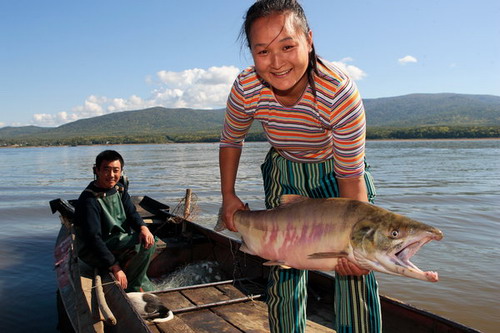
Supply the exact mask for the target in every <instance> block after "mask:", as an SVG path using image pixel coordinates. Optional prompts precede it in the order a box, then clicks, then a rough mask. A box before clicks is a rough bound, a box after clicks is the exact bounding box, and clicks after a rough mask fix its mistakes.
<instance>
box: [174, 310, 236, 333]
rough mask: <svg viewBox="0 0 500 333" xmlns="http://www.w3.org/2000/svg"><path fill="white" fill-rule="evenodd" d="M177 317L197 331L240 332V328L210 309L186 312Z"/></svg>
mask: <svg viewBox="0 0 500 333" xmlns="http://www.w3.org/2000/svg"><path fill="white" fill-rule="evenodd" d="M179 317H180V318H181V319H182V320H183V321H184V322H185V323H186V324H188V325H189V327H191V328H192V329H193V330H194V331H195V332H197V333H213V332H225V333H241V331H240V330H238V329H237V328H235V327H234V326H232V325H231V324H230V323H228V322H227V321H225V320H224V319H223V318H221V317H219V316H217V315H216V314H215V313H214V312H212V311H210V310H201V311H195V312H186V313H183V314H180V315H179Z"/></svg>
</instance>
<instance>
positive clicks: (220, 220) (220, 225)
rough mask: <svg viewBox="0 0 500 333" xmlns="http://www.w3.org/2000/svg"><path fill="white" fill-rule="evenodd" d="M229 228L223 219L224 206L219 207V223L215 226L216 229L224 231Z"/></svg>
mask: <svg viewBox="0 0 500 333" xmlns="http://www.w3.org/2000/svg"><path fill="white" fill-rule="evenodd" d="M225 229H227V228H226V224H225V223H224V222H223V221H222V207H221V208H219V214H217V224H216V225H215V227H214V230H215V231H223V230H225Z"/></svg>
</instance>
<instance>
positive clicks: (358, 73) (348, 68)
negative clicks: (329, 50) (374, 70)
mask: <svg viewBox="0 0 500 333" xmlns="http://www.w3.org/2000/svg"><path fill="white" fill-rule="evenodd" d="M351 61H353V59H352V58H349V57H347V58H343V59H340V61H333V63H334V64H335V65H336V66H338V67H339V68H340V69H342V70H343V71H345V72H346V73H347V74H349V76H350V77H351V78H352V79H353V80H354V81H358V80H362V79H363V78H364V77H365V76H366V73H365V72H364V71H363V70H362V69H361V68H359V67H356V66H353V65H349V64H347V62H351Z"/></svg>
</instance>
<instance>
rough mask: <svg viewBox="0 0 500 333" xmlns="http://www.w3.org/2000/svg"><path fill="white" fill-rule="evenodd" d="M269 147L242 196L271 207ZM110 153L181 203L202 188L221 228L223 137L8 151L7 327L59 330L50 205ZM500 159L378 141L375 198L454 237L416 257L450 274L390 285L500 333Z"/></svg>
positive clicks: (477, 151) (136, 186) (256, 149)
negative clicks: (266, 181)
mask: <svg viewBox="0 0 500 333" xmlns="http://www.w3.org/2000/svg"><path fill="white" fill-rule="evenodd" d="M268 147H269V146H268V145H267V144H266V143H248V144H247V145H246V146H245V148H244V153H243V155H242V159H241V166H240V170H239V172H238V183H237V192H238V193H239V195H240V197H241V199H242V200H243V201H244V202H248V203H249V205H250V207H251V208H252V209H262V208H264V204H263V191H262V181H261V177H260V168H259V166H260V163H261V162H262V161H263V159H264V156H265V154H266V153H267V150H268ZM104 149H116V150H118V151H120V152H121V153H122V154H123V155H124V158H125V162H126V165H125V172H126V173H127V175H128V176H129V178H130V181H131V184H130V191H131V193H132V194H147V195H149V196H151V197H153V198H155V199H158V200H161V201H164V202H166V203H168V204H169V205H170V206H175V204H176V203H177V202H179V200H180V199H181V198H182V197H183V196H184V193H185V190H186V188H191V189H192V190H193V192H195V193H196V195H197V196H198V206H199V207H198V208H199V213H198V217H197V222H199V223H203V224H205V225H209V226H212V225H215V222H216V216H217V212H218V209H219V206H220V200H221V197H220V192H219V170H218V155H217V154H218V145H217V144H215V143H213V144H211V143H209V144H172V145H130V146H110V147H102V146H90V147H59V148H23V149H0V156H1V159H0V177H3V179H1V181H0V223H1V224H2V225H1V230H2V232H1V233H0V241H1V242H2V250H0V258H1V259H0V291H1V294H0V295H1V296H0V297H1V299H0V306H1V309H2V311H0V331H2V332H9V331H12V330H13V329H14V328H16V329H17V330H19V327H22V328H23V330H24V331H48V332H52V331H54V330H55V325H56V316H55V307H53V306H52V305H53V304H54V300H55V288H56V287H55V273H54V272H53V270H52V266H53V263H52V261H53V259H52V249H53V245H54V241H55V237H56V235H57V231H58V228H59V225H58V220H57V217H56V216H53V215H51V213H50V209H49V207H48V202H49V200H52V199H55V198H58V197H62V198H64V199H73V198H76V197H77V196H78V195H79V194H80V192H81V191H82V190H83V188H84V187H85V186H86V185H87V184H88V182H89V181H91V180H92V172H91V167H92V164H93V163H94V158H95V156H96V155H97V154H98V153H99V152H100V151H102V150H104ZM499 156H500V148H499V141H495V140H480V141H475V140H474V141H445V140H443V141H375V142H368V144H367V158H368V162H369V163H370V164H371V168H372V169H371V170H372V173H373V175H374V177H375V181H376V185H377V190H378V196H377V198H376V204H377V205H380V206H382V207H385V208H387V209H390V210H393V211H395V212H397V213H401V214H405V215H408V216H410V217H412V218H415V219H417V220H421V221H422V222H425V223H428V224H431V225H434V226H436V227H438V228H440V229H441V230H443V232H444V235H445V238H444V239H443V240H442V241H441V242H432V243H430V244H428V245H426V246H425V247H424V248H423V249H422V250H421V251H420V252H419V253H418V254H417V255H416V256H415V257H414V258H413V261H414V262H415V264H416V265H417V266H419V267H421V268H422V269H425V270H436V271H438V272H439V276H440V282H438V283H428V282H423V281H418V280H413V279H406V278H401V277H394V276H389V275H386V274H377V277H378V280H379V285H380V289H381V292H382V293H384V294H387V295H390V296H393V297H396V298H399V299H402V300H404V301H407V302H409V303H411V304H413V305H415V306H417V307H420V308H424V309H426V310H430V311H432V312H436V313H438V314H441V315H444V316H446V317H448V318H451V319H453V320H457V321H460V322H461V323H464V324H466V325H470V326H472V327H475V328H477V329H481V330H483V331H485V332H495V330H496V328H497V327H498V326H499V325H500V319H499V318H498V315H497V313H496V311H497V309H498V307H499V305H500V304H499V301H498V290H499V288H500V282H498V279H497V277H498V276H499V275H500V265H499V263H500V260H499V259H500V254H499V253H500V251H499V250H500V249H499V242H498V239H499V238H500V228H499V224H500V221H499V218H498V216H499V214H498V212H499V209H498V208H499V203H498V202H499V201H498V198H499V194H500V192H499V188H500V173H499V172H498V164H499V163H498V162H500V160H499V159H500V157H499ZM13 294H14V295H16V297H15V298H14V299H13V298H12V297H11V296H12V295H13ZM28 300H29V301H28ZM35 304H41V306H38V305H35ZM20 312H22V313H30V314H32V316H33V320H30V321H26V320H25V319H24V317H23V316H19V313H20Z"/></svg>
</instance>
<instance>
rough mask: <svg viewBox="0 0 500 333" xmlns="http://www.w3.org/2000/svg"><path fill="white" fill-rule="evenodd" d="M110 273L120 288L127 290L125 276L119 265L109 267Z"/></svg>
mask: <svg viewBox="0 0 500 333" xmlns="http://www.w3.org/2000/svg"><path fill="white" fill-rule="evenodd" d="M111 272H112V273H113V275H114V276H115V279H116V280H117V281H118V283H119V284H120V286H121V287H122V288H123V289H127V286H128V280H127V276H126V275H125V272H124V271H123V270H122V268H121V267H120V265H118V264H116V265H113V266H111Z"/></svg>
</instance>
